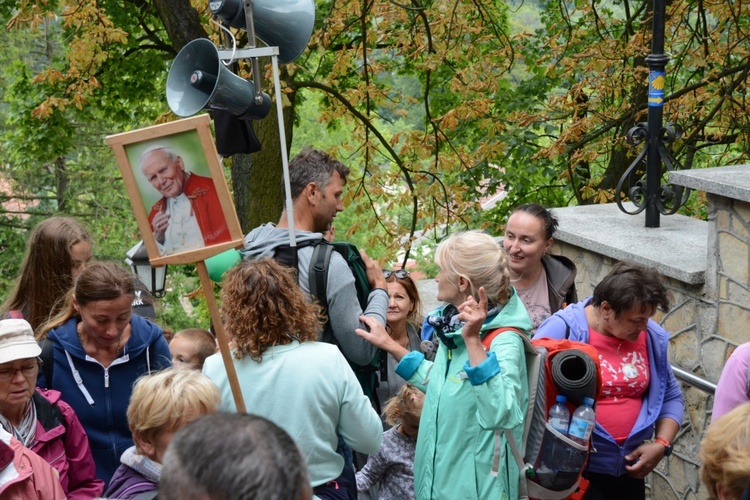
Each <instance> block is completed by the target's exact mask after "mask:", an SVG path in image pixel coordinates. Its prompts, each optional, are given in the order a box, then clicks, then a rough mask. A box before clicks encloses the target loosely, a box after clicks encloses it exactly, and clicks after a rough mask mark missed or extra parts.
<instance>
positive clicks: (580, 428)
mask: <svg viewBox="0 0 750 500" xmlns="http://www.w3.org/2000/svg"><path fill="white" fill-rule="evenodd" d="M593 406H594V400H593V399H591V398H583V404H582V405H581V406H579V407H578V408H576V411H575V412H573V418H571V419H570V428H569V429H568V437H569V438H570V439H572V440H573V441H575V442H577V443H579V444H581V445H583V446H588V444H589V438H591V432H592V431H593V430H594V427H595V425H596V415H595V414H594V408H593Z"/></svg>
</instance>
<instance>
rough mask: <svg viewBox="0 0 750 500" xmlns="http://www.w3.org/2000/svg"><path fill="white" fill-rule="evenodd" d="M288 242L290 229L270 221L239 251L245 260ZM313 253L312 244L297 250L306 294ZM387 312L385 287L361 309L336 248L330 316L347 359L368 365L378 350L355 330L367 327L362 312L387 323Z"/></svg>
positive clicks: (305, 237)
mask: <svg viewBox="0 0 750 500" xmlns="http://www.w3.org/2000/svg"><path fill="white" fill-rule="evenodd" d="M295 235H296V237H297V244H300V243H302V242H306V241H318V240H320V239H321V238H322V237H323V235H322V234H320V233H311V232H309V231H300V230H297V231H296V232H295ZM288 244H289V231H288V230H287V229H286V228H278V227H276V225H275V224H272V223H270V222H269V223H267V224H263V225H262V226H259V227H257V228H255V229H253V230H252V231H251V232H250V233H249V234H248V235H247V236H246V237H245V248H244V249H243V250H242V251H241V252H240V253H241V254H242V255H243V257H244V258H245V259H246V260H253V259H259V258H261V257H273V255H274V253H275V251H276V247H278V246H279V245H288ZM312 253H313V247H312V246H307V247H303V248H300V249H299V252H298V253H297V258H298V260H299V284H300V287H301V288H302V290H304V291H305V293H307V294H310V286H309V275H310V273H309V267H310V259H311V258H312ZM387 312H388V293H387V292H386V291H385V290H382V289H375V290H373V291H372V292H370V296H369V297H368V299H367V309H365V311H364V313H363V312H362V309H361V308H360V305H359V301H358V300H357V291H356V288H355V287H354V276H353V275H352V273H351V271H350V270H349V265H348V264H347V263H346V261H345V260H344V258H343V257H341V255H340V254H339V253H338V252H333V254H332V255H331V264H330V267H329V268H328V317H329V319H330V322H331V328H332V329H333V334H334V336H335V337H336V341H337V343H338V346H339V349H340V350H341V352H342V353H343V354H344V357H346V359H348V360H349V361H351V362H353V363H356V364H359V365H366V364H368V363H369V362H370V361H371V360H372V358H373V357H374V356H375V352H376V349H375V346H373V345H372V344H370V343H369V342H368V341H366V340H365V339H363V338H362V337H360V336H359V335H357V334H356V333H355V332H354V330H355V329H357V328H362V329H366V328H367V327H366V326H365V324H364V323H362V322H361V321H360V320H359V317H360V316H362V315H364V316H370V317H373V318H375V319H377V320H378V322H380V324H382V325H385V318H386V313H387Z"/></svg>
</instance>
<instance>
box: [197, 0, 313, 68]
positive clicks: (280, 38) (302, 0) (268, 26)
mask: <svg viewBox="0 0 750 500" xmlns="http://www.w3.org/2000/svg"><path fill="white" fill-rule="evenodd" d="M208 8H209V9H210V10H211V12H212V13H213V14H214V15H216V16H218V17H220V18H221V19H222V20H223V21H224V22H225V23H227V24H229V25H230V26H232V27H233V28H238V29H243V30H246V29H247V23H246V21H245V8H244V5H243V1H242V0H211V1H210V2H209V3H208ZM253 24H254V27H255V36H257V37H258V38H260V39H261V40H263V43H265V44H266V45H268V46H269V47H278V48H279V63H281V64H286V63H289V62H292V61H294V60H295V59H297V58H298V57H299V56H300V54H302V52H303V51H304V50H305V47H307V43H308V42H309V41H310V37H311V36H312V31H313V25H314V24H315V2H314V0H253Z"/></svg>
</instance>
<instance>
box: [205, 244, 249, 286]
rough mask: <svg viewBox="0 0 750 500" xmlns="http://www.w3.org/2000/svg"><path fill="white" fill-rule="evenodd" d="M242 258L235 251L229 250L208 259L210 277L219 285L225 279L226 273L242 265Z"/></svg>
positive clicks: (207, 266) (207, 268)
mask: <svg viewBox="0 0 750 500" xmlns="http://www.w3.org/2000/svg"><path fill="white" fill-rule="evenodd" d="M241 260H242V257H241V256H240V252H238V251H237V250H235V249H232V250H227V251H226V252H222V253H220V254H218V255H214V256H213V257H209V258H208V259H206V270H207V271H208V277H209V278H211V279H212V280H213V281H216V282H217V283H218V282H220V281H221V280H222V279H223V278H224V273H226V272H227V271H229V270H230V269H231V268H233V267H234V266H236V265H237V264H239V263H240V261H241Z"/></svg>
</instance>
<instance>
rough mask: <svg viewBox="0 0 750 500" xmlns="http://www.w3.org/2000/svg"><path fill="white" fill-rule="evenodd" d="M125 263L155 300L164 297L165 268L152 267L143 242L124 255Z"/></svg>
mask: <svg viewBox="0 0 750 500" xmlns="http://www.w3.org/2000/svg"><path fill="white" fill-rule="evenodd" d="M125 257H126V258H125V263H126V264H127V265H129V266H130V269H132V271H133V274H135V275H136V276H138V279H140V280H141V281H142V282H143V283H144V284H145V285H146V288H148V291H149V292H151V295H153V296H154V297H156V298H161V297H163V296H164V284H165V282H166V281H167V266H162V267H153V266H151V262H150V261H149V260H148V252H147V251H146V246H145V245H144V244H143V240H141V241H139V242H138V243H137V244H136V245H135V246H134V247H133V248H131V249H130V250H128V251H127V253H125Z"/></svg>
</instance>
